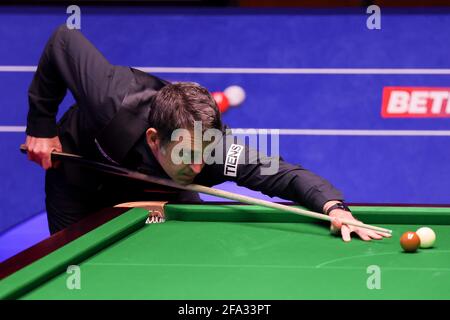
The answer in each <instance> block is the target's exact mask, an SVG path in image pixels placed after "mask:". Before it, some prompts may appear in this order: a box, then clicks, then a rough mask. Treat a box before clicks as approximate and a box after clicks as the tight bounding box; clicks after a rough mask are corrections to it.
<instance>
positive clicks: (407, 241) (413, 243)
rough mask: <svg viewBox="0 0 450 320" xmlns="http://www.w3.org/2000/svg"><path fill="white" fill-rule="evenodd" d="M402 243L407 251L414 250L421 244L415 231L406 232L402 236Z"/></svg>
mask: <svg viewBox="0 0 450 320" xmlns="http://www.w3.org/2000/svg"><path fill="white" fill-rule="evenodd" d="M400 245H401V246H402V248H403V250H405V251H406V252H414V251H416V250H417V249H418V248H419V246H420V238H419V236H418V235H417V233H415V232H412V231H408V232H405V233H404V234H403V235H402V237H401V238H400Z"/></svg>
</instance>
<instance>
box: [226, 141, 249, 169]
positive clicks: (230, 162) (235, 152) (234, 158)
mask: <svg viewBox="0 0 450 320" xmlns="http://www.w3.org/2000/svg"><path fill="white" fill-rule="evenodd" d="M243 149H244V146H241V145H240V144H232V145H231V146H230V149H228V152H227V158H226V159H225V167H224V171H223V173H224V175H226V176H229V177H236V176H237V166H238V162H239V156H240V155H241V152H242V150H243Z"/></svg>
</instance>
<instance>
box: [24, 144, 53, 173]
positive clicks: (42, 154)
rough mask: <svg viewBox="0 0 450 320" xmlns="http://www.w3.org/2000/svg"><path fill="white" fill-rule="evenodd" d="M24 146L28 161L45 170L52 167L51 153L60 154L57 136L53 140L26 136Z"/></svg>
mask: <svg viewBox="0 0 450 320" xmlns="http://www.w3.org/2000/svg"><path fill="white" fill-rule="evenodd" d="M25 146H26V147H27V151H28V159H29V160H31V161H34V162H36V163H37V164H38V165H40V166H41V167H42V168H44V169H45V170H47V169H49V168H51V167H52V159H51V153H52V152H53V151H57V152H62V146H61V142H60V141H59V138H58V137H57V136H56V137H53V138H36V137H32V136H27V139H26V141H25ZM53 167H54V165H53Z"/></svg>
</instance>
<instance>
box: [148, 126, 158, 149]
mask: <svg viewBox="0 0 450 320" xmlns="http://www.w3.org/2000/svg"><path fill="white" fill-rule="evenodd" d="M145 137H146V140H147V144H148V145H149V147H150V149H151V150H152V151H153V152H158V151H159V149H160V146H161V140H160V139H159V135H158V131H157V130H156V129H155V128H149V129H147V131H146V132H145Z"/></svg>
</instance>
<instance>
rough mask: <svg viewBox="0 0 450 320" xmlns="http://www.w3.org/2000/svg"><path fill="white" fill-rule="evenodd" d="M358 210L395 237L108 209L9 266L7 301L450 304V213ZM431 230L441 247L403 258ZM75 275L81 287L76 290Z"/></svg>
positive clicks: (209, 207)
mask: <svg viewBox="0 0 450 320" xmlns="http://www.w3.org/2000/svg"><path fill="white" fill-rule="evenodd" d="M350 208H351V209H352V211H353V214H354V215H355V216H356V217H357V218H359V219H361V220H362V221H363V222H365V223H368V224H374V225H378V226H382V227H386V228H389V229H392V230H393V237H392V238H390V239H383V240H380V241H371V242H364V241H362V240H359V239H356V238H354V239H353V240H352V241H351V242H350V243H344V242H343V241H342V240H341V239H339V238H337V237H336V236H333V235H331V234H330V233H329V229H328V224H326V223H324V222H322V221H316V220H312V219H310V218H306V217H303V216H298V215H294V214H290V213H285V212H278V211H276V210H274V209H269V208H262V207H257V206H252V205H241V204H230V203H228V204H224V203H208V204H170V203H169V204H166V205H165V206H164V211H165V215H166V222H164V223H160V224H145V220H146V218H147V217H148V210H146V209H144V208H116V207H114V208H108V209H105V210H103V211H101V212H99V213H97V214H95V215H93V216H92V217H89V218H87V219H85V220H83V221H81V222H79V223H77V224H75V225H73V226H71V227H69V228H67V229H66V230H63V231H61V232H59V233H57V234H55V235H53V236H51V237H50V238H48V239H46V240H44V241H42V242H41V243H39V244H37V245H35V246H34V247H31V248H29V249H27V250H25V251H24V252H22V253H19V254H18V255H17V256H15V257H12V258H10V259H8V260H7V261H5V262H4V263H3V264H2V266H1V268H0V271H1V272H0V275H1V279H2V280H1V282H0V298H2V299H158V300H159V299H170V300H172V299H187V300H191V299H275V300H278V299H288V300H290V299H449V298H450V207H445V206H438V207H432V206H411V205H409V206H408V205H376V206H375V205H351V206H350ZM93 221H94V222H93ZM422 225H427V226H430V227H432V228H433V229H434V230H435V232H436V234H437V240H436V243H435V246H434V248H431V249H420V250H419V251H418V252H416V253H404V252H402V249H401V247H400V244H399V238H400V236H401V234H402V233H403V232H405V231H408V230H412V231H415V230H416V229H417V228H418V227H420V226H422ZM69 265H77V266H79V271H80V278H79V279H80V285H81V288H80V289H68V287H67V285H66V282H67V279H68V277H70V276H71V274H69V273H68V271H67V270H68V269H67V268H68V266H69ZM374 266H375V267H374ZM373 268H379V269H377V270H379V275H380V277H379V278H378V279H379V280H380V281H379V282H378V285H379V287H378V289H373V288H372V289H369V288H368V282H370V281H372V280H373V278H372V280H368V279H369V278H370V277H371V275H372V273H373V270H374V269H373Z"/></svg>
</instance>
